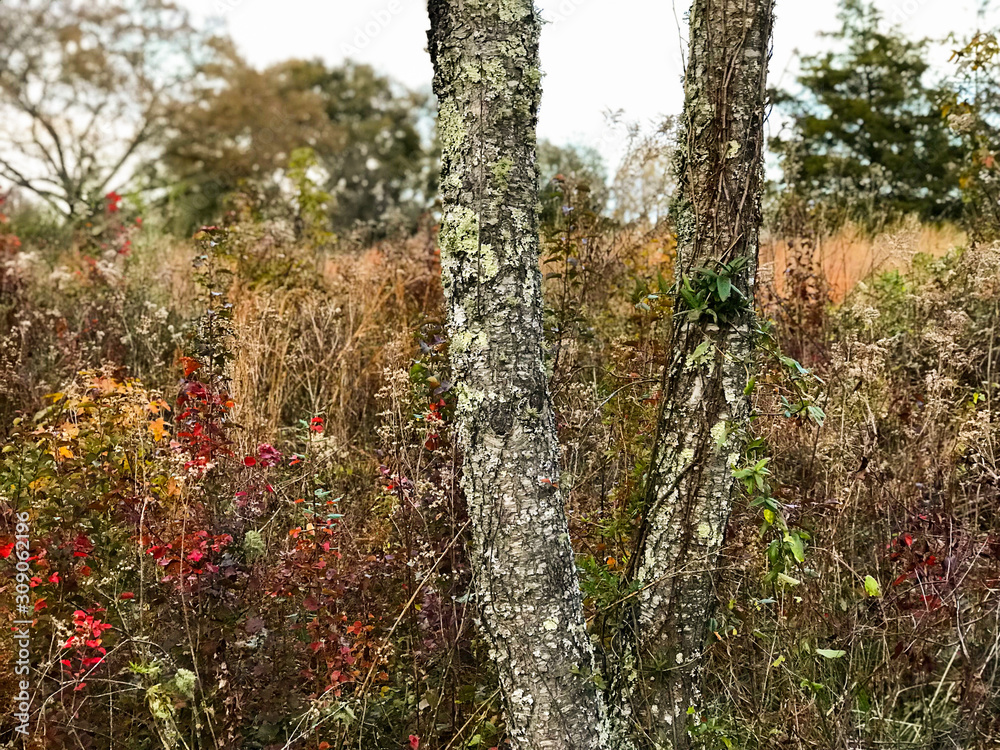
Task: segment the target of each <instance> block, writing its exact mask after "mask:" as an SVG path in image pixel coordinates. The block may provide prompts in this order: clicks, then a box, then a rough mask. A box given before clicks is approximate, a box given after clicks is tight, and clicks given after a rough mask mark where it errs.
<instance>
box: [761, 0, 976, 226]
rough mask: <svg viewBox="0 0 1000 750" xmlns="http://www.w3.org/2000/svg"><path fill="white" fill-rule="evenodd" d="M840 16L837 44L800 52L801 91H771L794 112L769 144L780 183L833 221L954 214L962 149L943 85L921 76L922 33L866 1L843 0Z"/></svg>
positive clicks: (958, 204)
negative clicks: (900, 27)
mask: <svg viewBox="0 0 1000 750" xmlns="http://www.w3.org/2000/svg"><path fill="white" fill-rule="evenodd" d="M840 20H841V28H840V29H839V30H838V31H836V32H834V33H832V34H830V36H831V37H832V38H833V39H834V40H835V42H836V43H837V44H838V45H839V47H840V48H839V49H836V48H835V49H833V50H831V51H828V52H825V53H823V54H820V55H813V56H807V57H804V58H803V59H802V73H801V74H800V75H799V77H798V83H799V85H800V87H801V94H799V95H795V94H792V93H788V92H782V93H780V94H779V95H778V97H777V101H778V103H779V104H780V105H782V107H783V109H785V111H786V112H787V113H788V114H789V116H790V117H791V128H790V130H791V135H790V136H789V137H787V138H784V139H782V138H777V139H775V140H774V141H773V142H772V144H771V145H772V148H774V149H775V150H776V151H778V152H779V153H780V154H781V155H782V158H783V167H784V181H785V183H786V187H787V188H788V189H790V190H791V191H792V192H793V193H794V194H795V195H797V196H800V197H803V198H805V199H806V200H807V201H808V202H809V203H810V204H811V205H812V206H814V207H815V206H823V207H825V208H827V209H832V212H833V218H834V219H835V220H841V219H844V218H849V219H852V220H858V221H862V222H865V223H870V220H872V219H873V218H874V217H878V216H884V217H887V218H890V219H891V218H893V217H899V216H900V215H905V214H909V213H916V214H918V215H919V216H920V217H921V218H923V219H928V220H941V219H954V218H957V217H958V216H959V215H960V213H961V198H960V196H959V191H958V171H959V164H960V162H961V150H960V149H959V147H958V143H957V141H956V139H955V138H954V137H953V135H952V134H951V133H950V132H949V130H948V127H947V125H946V123H945V122H944V121H943V119H942V117H941V105H942V103H943V101H944V97H945V94H944V92H943V90H941V89H939V88H934V87H932V86H931V85H929V84H928V83H927V82H926V80H925V79H926V76H927V70H928V67H929V65H928V63H927V62H926V58H927V42H926V40H924V41H913V40H910V39H907V38H905V37H903V36H902V35H901V34H900V33H899V32H898V31H897V30H895V29H888V30H886V29H884V28H883V22H882V16H881V14H880V13H879V11H878V10H877V9H876V7H875V6H874V5H872V4H870V3H868V2H866V0H843V3H842V6H841V12H840Z"/></svg>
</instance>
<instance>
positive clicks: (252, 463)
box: [243, 456, 257, 466]
mask: <svg viewBox="0 0 1000 750" xmlns="http://www.w3.org/2000/svg"><path fill="white" fill-rule="evenodd" d="M243 465H244V466H256V465H257V459H256V458H254V457H253V456H247V457H246V458H244V459H243Z"/></svg>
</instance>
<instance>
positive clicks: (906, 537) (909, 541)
mask: <svg viewBox="0 0 1000 750" xmlns="http://www.w3.org/2000/svg"><path fill="white" fill-rule="evenodd" d="M903 544H905V545H906V546H907V547H912V546H913V534H903Z"/></svg>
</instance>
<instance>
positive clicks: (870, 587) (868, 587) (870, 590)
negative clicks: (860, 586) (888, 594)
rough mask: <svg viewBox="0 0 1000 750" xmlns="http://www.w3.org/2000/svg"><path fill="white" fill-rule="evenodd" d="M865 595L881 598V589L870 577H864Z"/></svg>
mask: <svg viewBox="0 0 1000 750" xmlns="http://www.w3.org/2000/svg"><path fill="white" fill-rule="evenodd" d="M865 593H866V594H868V596H882V587H881V586H879V585H878V581H876V580H875V579H874V578H873V577H872V576H865Z"/></svg>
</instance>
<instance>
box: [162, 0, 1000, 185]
mask: <svg viewBox="0 0 1000 750" xmlns="http://www.w3.org/2000/svg"><path fill="white" fill-rule="evenodd" d="M179 1H180V3H181V4H182V5H185V6H187V7H189V8H190V9H192V10H193V11H194V12H195V13H196V15H198V16H202V17H204V16H216V17H218V16H221V17H222V18H223V19H224V22H225V24H226V25H227V26H228V29H229V32H230V34H231V35H232V37H233V38H234V39H235V40H236V43H237V45H238V46H239V48H240V50H241V51H242V53H243V54H244V56H245V57H246V58H247V59H248V60H249V61H250V62H251V63H253V64H255V65H258V66H265V65H268V64H270V63H274V62H278V61H280V60H285V59H288V58H291V57H300V58H312V57H322V58H323V59H325V60H326V61H327V62H329V63H338V62H340V61H342V60H343V59H345V58H348V57H350V58H352V59H354V60H358V61H363V62H367V63H371V64H372V65H374V66H375V67H376V68H378V69H379V70H381V71H382V72H384V73H387V74H389V75H391V76H392V77H394V78H396V79H397V80H399V81H401V82H402V83H404V84H406V85H407V86H410V87H412V88H425V89H429V87H430V81H431V65H430V60H429V59H428V56H427V51H426V46H427V37H426V33H427V26H428V21H427V12H426V0H281V1H280V2H276V1H275V0H179ZM876 4H877V5H878V6H879V7H880V8H881V9H882V10H883V12H884V13H885V15H886V17H887V18H888V19H890V20H892V21H894V22H896V23H898V24H899V25H900V26H901V27H902V29H903V30H904V31H905V32H906V33H907V34H909V35H911V36H914V37H925V36H927V37H932V38H942V37H944V36H946V35H947V34H948V33H949V32H957V33H958V34H960V35H963V36H964V35H967V34H968V33H969V32H970V31H971V30H972V29H974V28H975V27H976V26H977V16H976V12H977V9H978V8H979V6H980V4H981V0H877V2H876ZM537 5H538V7H539V8H540V9H541V11H542V16H543V17H544V18H546V19H547V20H548V21H550V23H549V24H548V25H546V26H545V27H544V29H543V31H542V42H541V57H542V69H543V71H544V73H545V79H544V81H543V86H544V91H543V96H542V107H541V113H540V117H539V135H540V136H541V137H543V138H548V139H549V140H551V141H553V142H556V143H560V144H565V143H582V144H588V145H592V146H595V147H597V148H598V149H599V150H600V151H601V152H602V154H603V155H604V156H605V158H606V160H608V161H609V162H610V163H611V164H612V165H613V164H614V163H615V162H616V161H617V159H618V156H619V155H620V153H621V151H622V141H623V136H622V133H621V129H618V130H617V131H616V130H615V129H613V128H609V127H608V125H607V121H606V118H605V115H604V113H605V112H606V111H608V110H612V111H614V110H619V109H621V110H624V112H625V116H626V118H627V119H628V120H633V121H638V122H641V123H644V124H648V123H652V122H654V121H655V120H656V119H657V118H658V117H659V116H661V115H664V114H672V113H677V112H678V111H679V109H680V105H681V101H682V95H681V83H680V79H681V74H682V61H683V59H684V40H685V39H686V34H687V30H686V27H685V24H684V14H685V12H686V10H687V8H688V6H689V0H674V1H673V2H671V0H538V2H537ZM836 13H837V3H836V1H835V0H777V22H776V24H775V29H774V56H773V58H772V60H771V71H770V80H771V82H772V83H779V84H781V83H784V84H791V83H792V82H793V80H794V73H795V63H794V60H795V57H796V53H797V52H803V53H811V52H815V51H817V50H819V49H822V48H824V47H827V46H828V45H829V44H830V42H829V40H827V39H824V38H822V37H820V36H819V33H820V32H821V31H832V30H834V29H836V28H837V19H836ZM998 17H1000V11H997V10H994V11H992V12H991V14H990V18H989V20H992V21H993V22H994V23H996V21H997V20H998ZM934 59H935V60H936V61H937V62H938V63H940V64H941V65H943V63H944V60H946V59H947V55H946V54H945V53H944V52H943V51H939V52H938V53H937V54H936V55H935V56H934Z"/></svg>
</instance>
